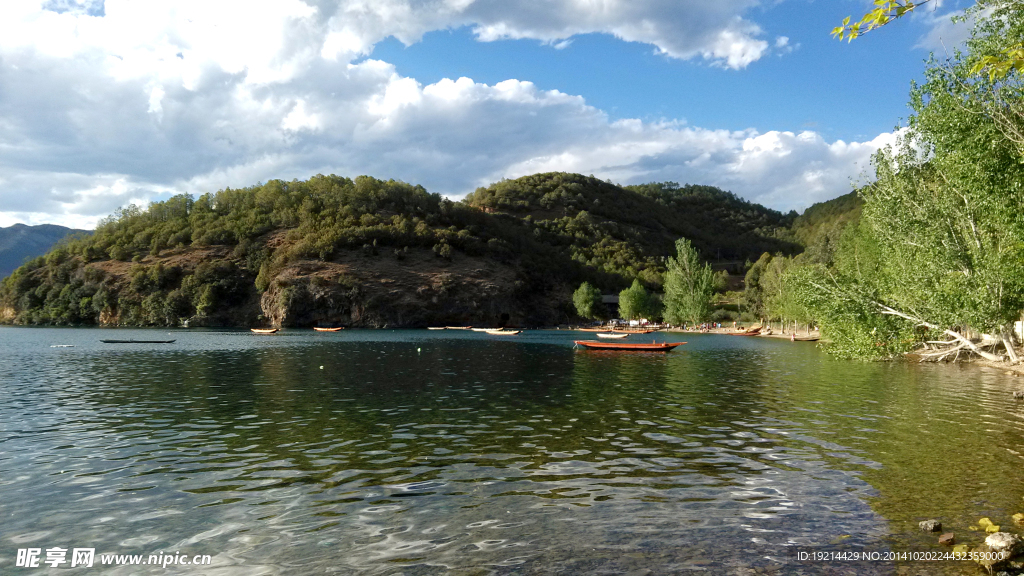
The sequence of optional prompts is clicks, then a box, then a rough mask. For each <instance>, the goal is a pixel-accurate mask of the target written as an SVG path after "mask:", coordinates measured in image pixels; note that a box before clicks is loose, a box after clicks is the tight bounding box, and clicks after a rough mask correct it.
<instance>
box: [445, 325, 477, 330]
mask: <svg viewBox="0 0 1024 576" xmlns="http://www.w3.org/2000/svg"><path fill="white" fill-rule="evenodd" d="M471 328H472V326H445V329H446V330H469V329H471Z"/></svg>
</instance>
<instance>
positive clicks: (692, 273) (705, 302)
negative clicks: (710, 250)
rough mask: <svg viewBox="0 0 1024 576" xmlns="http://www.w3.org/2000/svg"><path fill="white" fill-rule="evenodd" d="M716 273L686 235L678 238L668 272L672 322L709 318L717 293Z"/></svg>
mask: <svg viewBox="0 0 1024 576" xmlns="http://www.w3.org/2000/svg"><path fill="white" fill-rule="evenodd" d="M715 287H716V281H715V273H714V271H712V270H711V266H710V265H709V264H707V263H705V262H702V261H701V259H700V255H699V254H698V253H697V249H696V248H694V247H693V244H691V243H690V241H689V240H687V239H686V238H681V239H679V240H677V241H676V256H675V257H674V258H669V259H668V270H667V271H666V272H665V320H667V321H668V322H670V323H672V324H682V323H683V322H687V321H688V322H692V323H694V324H696V323H698V322H701V321H703V320H707V319H708V318H709V317H710V316H711V309H712V305H711V304H712V299H713V298H714V295H715Z"/></svg>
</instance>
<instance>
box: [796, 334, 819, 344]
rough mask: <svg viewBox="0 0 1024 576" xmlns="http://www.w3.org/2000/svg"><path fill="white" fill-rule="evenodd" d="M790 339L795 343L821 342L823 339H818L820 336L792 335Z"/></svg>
mask: <svg viewBox="0 0 1024 576" xmlns="http://www.w3.org/2000/svg"><path fill="white" fill-rule="evenodd" d="M789 339H790V340H792V341H793V342H817V341H818V340H821V338H820V337H818V336H792V335H791V336H790V337H789Z"/></svg>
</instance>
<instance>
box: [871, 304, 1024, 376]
mask: <svg viewBox="0 0 1024 576" xmlns="http://www.w3.org/2000/svg"><path fill="white" fill-rule="evenodd" d="M875 305H876V306H878V308H879V310H880V311H881V312H882V314H884V315H886V316H897V317H899V318H903V319H904V320H909V321H911V322H913V323H914V324H916V325H918V326H922V327H924V328H929V329H931V330H942V333H943V334H945V335H946V336H950V337H951V338H953V339H954V340H956V341H958V342H961V343H963V345H964V347H966V348H968V349H969V350H970V351H971V352H974V353H975V354H977V355H978V356H981V357H982V358H984V359H986V360H991V361H993V362H1002V361H1003V357H1002V356H998V355H996V354H992V353H991V352H985V351H984V350H982V349H981V348H980V347H979V346H978V345H977V344H975V343H974V342H972V341H971V340H970V339H969V338H967V337H966V336H964V335H963V334H960V333H959V332H957V331H955V330H952V329H949V328H942V327H941V326H938V325H936V324H932V323H931V322H928V321H926V320H923V319H921V318H915V317H914V316H911V315H910V314H907V313H905V312H900V311H899V310H896V309H894V308H890V307H889V306H886V305H885V304H882V303H880V302H875ZM1011 348H1012V347H1011Z"/></svg>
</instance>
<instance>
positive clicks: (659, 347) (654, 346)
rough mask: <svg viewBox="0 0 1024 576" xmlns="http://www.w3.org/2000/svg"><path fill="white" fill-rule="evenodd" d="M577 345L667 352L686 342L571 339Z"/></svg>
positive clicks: (595, 348)
mask: <svg viewBox="0 0 1024 576" xmlns="http://www.w3.org/2000/svg"><path fill="white" fill-rule="evenodd" d="M573 342H575V343H576V345H577V346H583V347H584V348H590V349H592V350H633V351H636V352H668V351H669V350H672V349H673V348H675V347H676V346H682V345H683V344H686V342H660V343H659V342H652V343H650V344H634V343H628V344H627V343H626V342H598V341H596V340H573Z"/></svg>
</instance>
